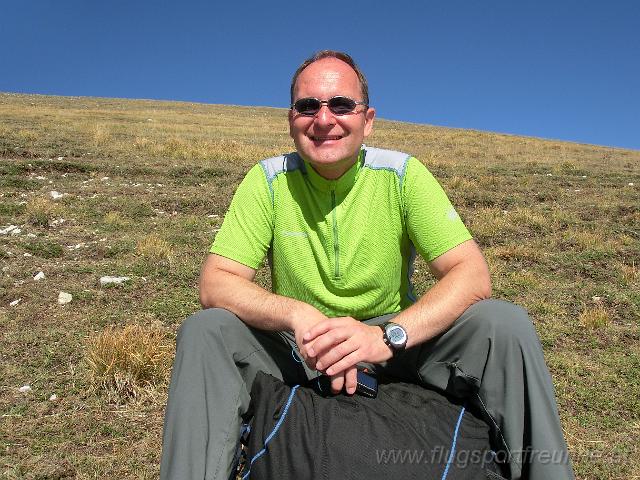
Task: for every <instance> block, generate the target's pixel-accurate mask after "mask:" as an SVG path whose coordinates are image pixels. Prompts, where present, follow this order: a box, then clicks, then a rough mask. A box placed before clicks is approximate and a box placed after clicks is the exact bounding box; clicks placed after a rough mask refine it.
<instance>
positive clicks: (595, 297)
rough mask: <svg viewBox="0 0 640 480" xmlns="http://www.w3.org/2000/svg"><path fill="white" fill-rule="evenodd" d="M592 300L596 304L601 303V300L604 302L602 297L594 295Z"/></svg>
mask: <svg viewBox="0 0 640 480" xmlns="http://www.w3.org/2000/svg"><path fill="white" fill-rule="evenodd" d="M591 300H593V301H594V302H599V301H600V300H602V297H598V296H597V295H594V296H593V297H591Z"/></svg>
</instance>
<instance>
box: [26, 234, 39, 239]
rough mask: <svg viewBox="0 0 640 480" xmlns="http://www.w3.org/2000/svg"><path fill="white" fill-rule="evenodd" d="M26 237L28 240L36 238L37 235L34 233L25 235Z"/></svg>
mask: <svg viewBox="0 0 640 480" xmlns="http://www.w3.org/2000/svg"><path fill="white" fill-rule="evenodd" d="M27 237H29V238H36V237H37V235H36V234H35V233H27Z"/></svg>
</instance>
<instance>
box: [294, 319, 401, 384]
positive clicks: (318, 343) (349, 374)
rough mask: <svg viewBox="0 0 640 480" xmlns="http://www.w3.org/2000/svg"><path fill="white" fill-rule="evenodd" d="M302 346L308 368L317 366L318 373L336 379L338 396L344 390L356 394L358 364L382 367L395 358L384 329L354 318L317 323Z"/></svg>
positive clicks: (305, 337)
mask: <svg viewBox="0 0 640 480" xmlns="http://www.w3.org/2000/svg"><path fill="white" fill-rule="evenodd" d="M296 338H297V337H296ZM298 346H299V347H300V351H301V353H302V355H303V357H304V358H305V360H307V359H308V360H307V363H308V364H310V365H311V364H312V363H313V364H314V365H315V368H316V369H318V370H320V371H324V372H325V373H326V374H327V375H329V376H331V377H332V380H331V389H332V390H333V391H334V393H335V392H339V391H340V390H342V387H343V386H344V387H345V389H346V391H347V393H349V394H352V393H354V392H355V391H356V386H357V378H356V373H357V370H356V364H357V363H358V362H370V363H381V362H384V361H386V360H388V359H390V358H391V357H392V351H391V349H390V348H389V347H388V346H387V345H386V344H385V343H384V341H383V339H382V330H380V327H377V326H372V325H367V324H365V323H362V322H360V321H358V320H355V319H354V318H351V317H340V318H329V319H327V320H323V321H321V322H318V323H316V324H315V325H313V326H312V327H311V328H310V329H309V330H308V331H306V332H305V333H304V335H303V337H302V344H300V343H299V344H298Z"/></svg>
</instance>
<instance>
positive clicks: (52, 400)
mask: <svg viewBox="0 0 640 480" xmlns="http://www.w3.org/2000/svg"><path fill="white" fill-rule="evenodd" d="M57 400H58V395H56V394H55V393H54V394H53V395H51V396H50V397H49V401H50V402H55V401H57Z"/></svg>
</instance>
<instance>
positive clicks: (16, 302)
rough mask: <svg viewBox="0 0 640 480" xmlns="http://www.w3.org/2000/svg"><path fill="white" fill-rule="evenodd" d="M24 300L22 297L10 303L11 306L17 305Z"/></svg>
mask: <svg viewBox="0 0 640 480" xmlns="http://www.w3.org/2000/svg"><path fill="white" fill-rule="evenodd" d="M21 301H22V298H19V299H17V300H14V301H13V302H11V303H10V304H9V306H10V307H15V306H16V305H17V304H19V303H20V302H21Z"/></svg>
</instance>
